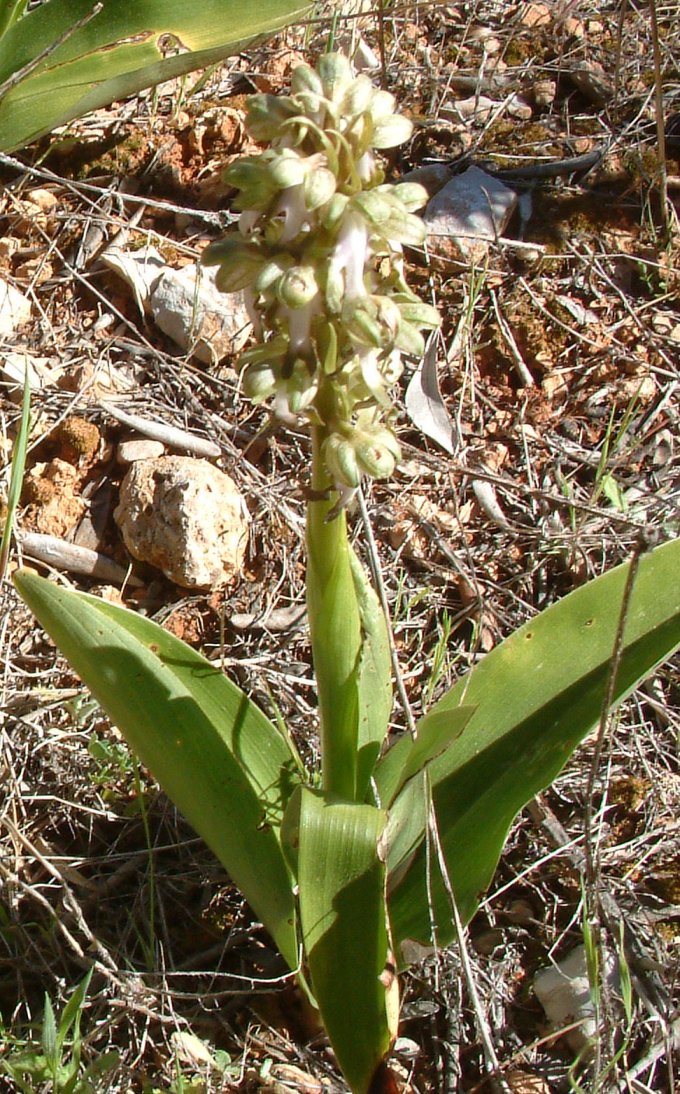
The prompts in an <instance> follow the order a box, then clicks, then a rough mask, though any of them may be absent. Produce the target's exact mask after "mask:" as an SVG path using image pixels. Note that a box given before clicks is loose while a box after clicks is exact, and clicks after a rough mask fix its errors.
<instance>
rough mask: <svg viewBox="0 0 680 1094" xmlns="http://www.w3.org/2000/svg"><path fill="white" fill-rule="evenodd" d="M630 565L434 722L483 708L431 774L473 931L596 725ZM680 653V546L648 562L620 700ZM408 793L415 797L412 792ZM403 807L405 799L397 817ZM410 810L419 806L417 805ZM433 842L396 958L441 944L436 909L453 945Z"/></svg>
mask: <svg viewBox="0 0 680 1094" xmlns="http://www.w3.org/2000/svg"><path fill="white" fill-rule="evenodd" d="M628 569H629V564H628V563H627V564H625V565H623V566H619V567H617V568H616V569H614V570H611V571H610V572H609V573H606V574H604V575H603V576H602V577H599V578H597V579H596V580H594V581H591V582H589V583H588V584H587V585H584V586H583V587H582V588H580V589H577V590H576V591H575V592H573V593H571V594H570V595H569V596H567V597H565V598H564V599H563V600H561V601H560V602H559V603H557V604H555V605H553V606H552V607H550V608H548V609H547V610H546V611H544V612H542V613H541V614H540V615H539V616H537V617H536V618H535V619H533V620H531V622H530V623H527V624H526V625H525V626H523V627H521V628H520V629H519V630H518V631H517V632H516V633H515V634H513V635H512V636H511V637H510V638H508V639H506V641H505V642H503V643H502V644H501V645H500V646H498V647H497V648H496V649H495V650H493V651H492V652H491V653H490V654H488V655H487V656H486V657H485V658H484V660H483V661H481V662H480V663H479V664H478V665H477V666H475V668H474V669H473V670H472V671H471V672H470V673H469V674H468V675H467V676H466V677H465V678H464V679H462V680H461V681H460V682H459V683H458V684H457V685H456V686H455V687H454V688H453V689H452V690H451V691H450V692H449V693H448V694H447V695H446V696H445V697H444V698H443V699H442V700H440V701H439V703H437V704H435V706H434V707H433V711H436V712H437V713H440V712H445V711H448V710H453V709H455V708H456V707H457V706H458V705H459V704H460V703H462V702H463V701H464V702H465V703H466V704H471V705H474V706H475V707H476V710H475V712H474V714H473V715H472V717H471V719H470V721H469V722H468V724H467V726H466V727H465V729H464V730H463V732H462V734H461V735H460V736H459V737H458V738H456V740H454V741H453V742H452V744H451V745H449V747H448V748H447V749H446V750H445V751H444V752H443V753H442V754H441V755H440V756H439V757H437V758H436V759H435V760H433V761H432V763H430V764H429V767H428V772H429V777H430V780H431V785H432V787H433V800H434V804H435V810H436V816H437V824H438V830H439V836H440V839H441V843H442V846H443V850H444V855H445V859H446V863H447V870H448V873H449V877H450V879H451V882H452V884H453V888H454V892H455V894H456V900H457V904H458V907H459V911H460V914H461V918H462V919H463V921H465V922H467V921H468V920H469V919H470V917H471V916H472V915H473V914H474V911H475V909H476V908H477V906H478V903H479V900H480V899H481V897H482V896H483V894H484V891H485V890H486V888H487V886H488V885H489V882H490V881H491V878H492V876H493V873H494V870H495V868H496V865H497V862H498V858H499V856H500V852H501V849H502V847H503V844H504V842H505V839H506V837H507V833H508V830H509V827H510V824H511V823H512V820H513V819H514V817H515V816H516V814H517V813H518V811H519V810H520V809H521V808H522V807H523V806H524V805H525V804H526V802H527V801H529V800H530V799H531V798H532V797H533V796H534V795H535V794H536V793H538V792H539V791H540V790H542V789H543V788H544V787H546V786H547V785H548V784H549V783H550V782H552V780H553V779H554V778H555V776H556V775H557V774H558V773H559V771H560V770H561V768H562V767H563V766H564V764H565V763H566V761H567V760H568V758H569V756H570V755H571V753H572V751H573V749H574V748H575V747H576V746H577V744H578V743H579V742H580V741H581V740H582V739H583V738H584V737H585V736H586V734H587V733H588V732H589V731H590V730H591V729H592V727H593V726H594V725H595V724H596V723H597V721H598V719H599V716H600V711H601V708H602V704H603V700H604V695H605V691H606V687H607V680H608V675H609V669H610V663H611V656H612V650H613V647H614V639H615V634H616V629H617V624H618V617H619V611H620V606H621V601H622V597H623V593H624V587H625V584H626V579H627V575H628ZM679 645H680V540H675V541H673V542H671V543H667V544H664V545H663V546H661V547H658V548H656V550H654V551H652V552H650V553H649V554H647V555H645V556H643V557H642V558H641V559H640V564H639V570H638V573H637V578H636V581H635V585H634V588H633V592H632V596H631V600H630V608H629V613H628V619H627V624H626V630H625V635H624V643H623V653H622V657H621V662H620V665H619V671H618V673H617V678H616V688H615V701H616V702H619V701H620V700H621V699H622V698H624V697H625V696H626V695H627V694H628V693H629V692H630V691H631V690H632V689H633V688H634V687H635V686H636V685H637V684H638V683H639V682H640V680H642V679H643V678H644V677H645V676H647V675H648V674H649V673H650V672H652V671H653V670H654V668H655V667H656V666H657V665H658V664H660V663H661V662H662V661H664V660H665V659H666V658H668V657H669V656H670V655H671V654H672V653H673V651H674V650H675V649H676V648H677V647H678V646H679ZM402 793H403V794H407V793H413V788H412V785H411V784H407V785H406V786H405V787H404V790H403V791H402ZM398 804H399V798H397V801H396V803H395V808H396V807H397V805H398ZM407 804H408V803H407ZM427 871H428V862H427V856H426V853H425V847H424V843H423V842H422V841H421V844H420V847H419V849H418V851H417V854H416V855H415V858H414V859H413V862H412V864H411V865H410V869H408V870H407V872H406V873H405V875H404V876H401V877H399V876H397V877H393V878H392V879H391V886H390V890H391V891H390V895H389V909H390V920H391V923H392V930H393V934H394V937H395V942H396V948H397V954H398V956H399V958H400V960H401V962H402V963H404V964H405V963H408V960H409V954H410V953H411V952H412V950H411V948H410V946H409V943H410V941H415V942H416V943H418V944H420V945H425V946H427V945H430V944H431V939H432V928H431V923H430V911H429V909H430V908H432V909H433V910H434V916H435V919H436V925H437V938H438V942H439V944H440V945H444V944H446V943H447V942H448V941H450V940H451V939H452V937H453V928H452V921H451V913H450V907H449V902H448V898H447V895H446V891H445V887H444V884H443V882H442V878H441V876H440V875H439V873H438V871H437V868H436V866H435V865H434V864H432V869H431V871H430V876H429V878H428V876H427Z"/></svg>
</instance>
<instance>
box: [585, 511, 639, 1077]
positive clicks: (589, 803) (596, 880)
mask: <svg viewBox="0 0 680 1094" xmlns="http://www.w3.org/2000/svg"><path fill="white" fill-rule="evenodd" d="M655 540H656V533H655V532H654V530H653V529H646V530H645V531H644V532H643V533H642V534H641V535H640V536H639V537H638V539H637V541H636V543H635V544H634V546H633V550H632V554H631V558H630V564H629V567H628V574H627V577H626V584H625V586H624V590H623V596H622V598H621V609H620V612H619V619H618V624H617V627H616V634H615V636H614V646H613V649H612V656H611V661H610V664H609V673H608V676H607V685H606V688H605V694H604V700H603V703H602V709H601V712H600V722H599V726H598V729H597V735H596V737H595V748H594V750H593V757H592V761H591V764H590V769H589V772H588V781H587V784H586V790H585V798H586V802H585V814H584V818H583V829H584V844H583V849H584V856H585V864H584V865H585V870H584V874H585V904H586V907H585V914H586V915H587V916H588V918H589V920H590V922H591V924H592V930H593V942H594V945H595V949H596V952H597V953H598V955H599V964H600V968H604V967H605V962H604V957H605V954H604V952H603V951H604V945H603V941H602V930H601V927H602V895H601V893H600V865H601V859H600V850H601V845H600V842H599V840H598V841H597V844H596V845H595V837H594V817H593V797H594V794H595V784H596V782H597V780H598V777H599V772H600V765H601V762H602V754H603V751H604V745H605V740H606V738H607V730H608V728H609V717H610V711H611V707H612V704H613V702H614V695H615V690H616V680H617V676H618V672H619V666H620V664H621V657H622V654H623V637H624V632H625V629H626V622H627V619H628V612H629V609H630V601H631V596H632V593H633V587H634V585H635V578H636V576H637V572H638V568H639V565H640V557H641V556H642V554H643V553H644V551H646V550H649V549H650V548H651V547H652V546H653V544H654V542H655ZM602 1018H603V1024H604V1030H603V1036H604V1037H605V1039H606V1042H607V1044H609V1042H610V1040H611V1037H612V1034H613V1030H612V1026H611V1021H610V1015H609V1012H608V1008H607V1007H606V1006H605V1008H604V1010H603V1014H602ZM601 1040H602V1038H601V1037H600V1036H598V1037H597V1039H596V1043H595V1058H594V1063H593V1067H594V1074H595V1076H598V1075H599V1074H600V1067H601Z"/></svg>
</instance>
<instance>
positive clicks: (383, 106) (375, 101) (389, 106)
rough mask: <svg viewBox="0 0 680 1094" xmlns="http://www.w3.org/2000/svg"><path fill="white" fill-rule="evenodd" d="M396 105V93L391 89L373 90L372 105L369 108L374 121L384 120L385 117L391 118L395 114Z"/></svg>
mask: <svg viewBox="0 0 680 1094" xmlns="http://www.w3.org/2000/svg"><path fill="white" fill-rule="evenodd" d="M395 106H396V100H395V98H394V95H392V94H391V93H390V92H389V91H378V90H375V91H374V92H373V97H372V99H371V105H370V108H369V111H368V112H369V114H370V116H371V119H372V121H373V122H376V123H377V122H379V121H382V119H383V118H390V117H392V115H393V114H394V108H395Z"/></svg>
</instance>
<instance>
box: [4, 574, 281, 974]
mask: <svg viewBox="0 0 680 1094" xmlns="http://www.w3.org/2000/svg"><path fill="white" fill-rule="evenodd" d="M14 581H15V585H16V587H17V589H18V591H19V593H20V594H21V596H22V598H23V599H24V600H25V601H26V603H27V604H28V606H29V607H30V608H31V610H32V611H33V612H34V614H35V615H36V617H37V618H38V620H39V622H40V623H41V624H42V626H43V627H44V628H45V630H46V631H47V632H48V634H49V635H50V636H51V637H52V638H53V639H54V641H55V642H56V644H57V646H58V647H59V649H60V650H61V652H62V653H63V654H64V656H65V657H66V658H67V659H68V661H69V663H70V664H71V665H72V666H73V668H74V669H75V671H76V672H77V673H78V674H79V676H80V677H81V679H82V680H83V682H84V683H85V684H86V685H87V687H88V688H89V690H90V691H91V692H92V695H93V696H94V697H95V699H96V700H97V701H98V702H99V703H100V705H101V706H102V707H103V708H104V710H105V711H106V712H107V714H108V715H109V717H110V718H111V719H112V721H113V722H115V724H116V725H117V726H118V727H119V728H120V730H121V732H122V733H123V735H124V736H125V738H126V739H127V741H128V743H129V744H130V746H131V747H132V748H133V749H134V751H135V752H136V753H137V754H138V755H139V757H140V759H141V760H142V762H143V763H144V764H145V765H146V766H147V767H148V768H149V770H150V771H151V772H152V774H153V775H154V777H155V778H156V779H157V780H158V782H159V783H160V784H161V786H162V787H163V789H164V790H165V791H166V793H167V794H168V796H169V797H170V798H171V799H172V800H173V801H174V802H175V804H176V805H177V807H178V808H179V809H180V810H181V812H182V813H184V815H185V816H186V818H187V820H188V821H189V822H190V823H191V824H192V825H193V827H194V828H195V829H196V831H197V832H198V833H199V835H201V836H202V837H203V839H204V840H205V841H206V843H207V844H208V845H209V846H210V847H211V848H212V850H213V851H214V853H215V854H216V855H217V857H218V858H219V859H220V861H221V862H222V863H223V864H224V866H225V867H226V869H227V870H228V871H229V873H230V875H231V877H232V879H233V881H234V882H235V884H236V885H238V886H239V888H240V889H241V891H242V892H243V894H244V896H245V897H246V899H247V900H248V901H249V903H250V904H251V905H252V907H253V908H254V910H255V912H256V914H257V915H258V916H259V917H260V919H261V920H262V922H263V923H264V924H265V926H266V927H267V929H268V930H269V931H270V933H271V934H272V936H273V938H274V939H275V941H276V943H277V944H278V946H279V949H280V950H281V952H282V954H283V956H284V958H285V959H286V961H288V963H289V964H290V965H291V967H293V968H294V967H295V966H296V964H297V939H296V930H295V907H294V900H293V893H292V884H291V879H290V875H289V872H288V869H287V867H286V864H285V860H284V857H283V852H282V849H281V843H280V826H281V819H282V816H283V810H284V808H285V805H286V803H287V800H288V798H289V796H290V794H291V793H292V790H293V789H294V787H295V786H296V785H297V784H298V782H299V772H298V768H297V762H296V757H295V756H294V754H293V752H292V750H291V749H290V747H289V745H288V743H287V741H286V739H285V738H284V737H283V736H282V735H281V734H280V733H279V731H278V730H277V729H276V727H275V726H273V725H272V723H271V722H270V721H269V719H268V718H266V717H265V715H264V714H263V713H262V712H261V711H260V710H259V709H258V708H257V707H256V706H255V705H254V704H253V703H251V702H250V700H249V699H248V698H247V696H246V695H245V694H244V693H243V692H242V691H241V690H240V689H239V688H238V687H236V685H234V684H232V683H231V682H230V681H229V680H228V679H227V678H226V677H225V676H224V675H223V674H222V673H221V672H220V671H219V670H218V669H216V668H215V666H214V665H212V664H211V663H210V662H209V661H207V660H206V659H205V658H204V657H202V656H201V655H200V654H198V653H196V652H195V651H194V650H192V649H190V647H188V646H186V645H185V644H184V643H183V642H181V641H180V640H179V639H177V638H175V637H174V635H171V634H168V633H167V631H164V630H163V629H162V628H161V627H159V626H158V625H157V624H155V623H153V622H152V621H150V620H148V619H144V618H143V617H142V616H138V615H135V614H134V613H133V612H130V611H127V610H126V609H124V608H120V607H117V606H116V605H112V604H107V603H105V602H103V601H99V600H97V599H96V598H95V597H91V596H88V595H86V594H84V593H75V592H72V591H69V590H66V589H63V588H61V587H59V586H57V585H55V584H53V583H52V582H49V581H46V580H45V579H44V578H40V577H37V576H36V575H35V574H30V573H28V572H26V571H22V572H20V573H19V574H16V575H15V577H14Z"/></svg>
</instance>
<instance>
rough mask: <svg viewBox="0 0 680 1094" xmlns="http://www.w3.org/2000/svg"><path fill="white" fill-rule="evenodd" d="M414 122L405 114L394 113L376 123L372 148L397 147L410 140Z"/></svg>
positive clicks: (372, 137)
mask: <svg viewBox="0 0 680 1094" xmlns="http://www.w3.org/2000/svg"><path fill="white" fill-rule="evenodd" d="M412 133H413V123H412V122H410V121H409V119H408V118H405V117H404V115H403V114H392V115H390V117H388V118H381V119H380V120H379V121H377V122H375V123H374V126H373V134H372V136H371V148H395V147H396V146H397V145H398V144H403V143H404V142H405V141H407V140H409V139H410V137H411V134H412Z"/></svg>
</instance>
